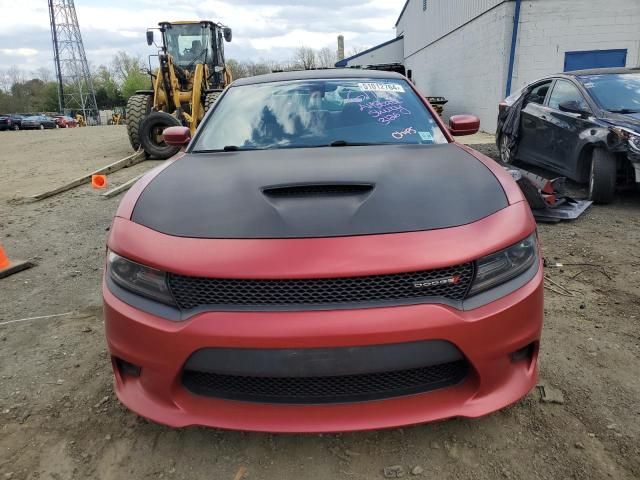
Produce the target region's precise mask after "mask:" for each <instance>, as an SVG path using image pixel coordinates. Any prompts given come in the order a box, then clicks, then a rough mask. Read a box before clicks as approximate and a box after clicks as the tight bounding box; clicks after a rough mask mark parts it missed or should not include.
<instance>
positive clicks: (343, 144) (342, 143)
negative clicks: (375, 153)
mask: <svg viewBox="0 0 640 480" xmlns="http://www.w3.org/2000/svg"><path fill="white" fill-rule="evenodd" d="M392 144H393V143H392V142H376V143H372V142H348V141H346V140H334V141H333V142H331V143H330V144H329V146H330V147H366V146H369V145H392Z"/></svg>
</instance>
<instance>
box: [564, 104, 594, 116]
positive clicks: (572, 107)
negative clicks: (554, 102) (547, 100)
mask: <svg viewBox="0 0 640 480" xmlns="http://www.w3.org/2000/svg"><path fill="white" fill-rule="evenodd" d="M558 108H559V109H560V111H561V112H567V113H577V114H578V115H580V116H581V117H585V118H586V117H588V116H589V115H590V114H591V112H589V111H588V110H585V109H584V107H582V106H580V104H579V103H578V102H576V101H575V100H570V101H568V102H562V103H560V105H558Z"/></svg>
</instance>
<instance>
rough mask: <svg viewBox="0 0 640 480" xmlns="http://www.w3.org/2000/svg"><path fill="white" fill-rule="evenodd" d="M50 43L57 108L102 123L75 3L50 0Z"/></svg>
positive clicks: (68, 0)
mask: <svg viewBox="0 0 640 480" xmlns="http://www.w3.org/2000/svg"><path fill="white" fill-rule="evenodd" d="M48 1H49V18H50V20H51V41H52V43H53V57H54V63H55V68H56V78H57V81H58V106H59V107H60V113H62V112H63V111H64V110H65V109H70V110H76V111H80V112H82V115H83V116H84V118H85V119H89V118H94V119H95V120H96V121H98V122H99V119H100V116H99V115H98V105H97V103H96V93H95V90H94V88H93V80H92V79H91V73H90V72H89V64H88V63H87V57H86V55H85V53H84V45H83V44H82V36H81V35H80V26H79V25H78V17H77V16H76V7H75V5H74V3H73V0H48Z"/></svg>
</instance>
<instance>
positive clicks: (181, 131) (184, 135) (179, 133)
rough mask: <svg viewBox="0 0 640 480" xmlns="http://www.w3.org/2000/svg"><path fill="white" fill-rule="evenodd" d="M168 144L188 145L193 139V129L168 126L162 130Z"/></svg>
mask: <svg viewBox="0 0 640 480" xmlns="http://www.w3.org/2000/svg"><path fill="white" fill-rule="evenodd" d="M162 137H163V138H164V143H166V144H167V145H176V146H181V145H186V144H187V143H189V142H190V141H191V130H189V128H188V127H168V128H165V129H164V131H163V132H162Z"/></svg>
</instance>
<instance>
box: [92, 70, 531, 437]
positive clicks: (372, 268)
mask: <svg viewBox="0 0 640 480" xmlns="http://www.w3.org/2000/svg"><path fill="white" fill-rule="evenodd" d="M479 125H480V121H479V120H478V118H477V117H474V116H471V115H459V116H452V117H451V119H450V124H449V128H447V126H445V125H444V123H443V122H442V120H441V118H440V117H439V115H438V114H437V113H436V112H435V111H434V109H433V108H432V107H431V106H430V105H429V103H428V102H427V101H426V99H425V98H424V97H422V96H421V95H420V94H419V93H418V92H417V90H416V89H415V87H414V86H413V85H412V84H411V83H410V82H409V81H408V80H407V79H406V78H405V77H403V76H401V75H399V74H397V73H388V72H379V71H370V70H354V69H336V70H311V71H300V72H287V73H276V74H269V75H261V76H258V77H252V78H243V79H240V80H236V81H235V82H234V83H233V84H232V85H231V86H230V87H229V88H228V89H226V90H225V91H224V92H223V93H222V94H221V96H220V98H219V99H218V101H217V102H216V104H215V105H214V106H213V108H212V110H211V111H210V112H209V114H208V115H207V116H206V117H205V119H204V121H203V122H202V124H201V125H200V126H199V127H198V131H197V132H196V134H195V137H194V138H193V140H192V141H191V142H190V143H189V146H188V147H187V151H186V154H184V155H180V156H179V157H178V156H177V157H174V159H173V160H169V161H167V162H165V164H164V165H163V166H162V167H160V169H158V170H156V171H155V173H153V174H150V175H146V176H145V177H144V178H143V179H142V180H141V181H139V182H138V183H137V184H136V185H134V186H133V188H132V189H131V190H129V192H128V193H127V195H126V196H125V197H124V199H123V200H122V202H121V204H120V206H119V208H118V211H117V213H116V216H115V218H114V221H113V224H112V227H111V229H110V232H109V238H108V241H107V247H108V251H107V262H106V271H105V275H104V282H103V290H102V291H103V297H104V318H105V328H106V337H107V344H108V348H109V352H110V355H111V360H112V366H113V371H114V376H115V390H116V393H117V395H118V398H119V399H120V400H121V401H122V402H123V403H124V404H125V405H126V406H128V407H129V408H130V409H131V410H133V411H134V412H137V413H138V414H140V415H143V416H145V417H148V418H150V419H152V420H154V421H156V422H160V423H164V424H168V425H171V426H174V427H183V426H187V425H207V426H211V427H221V428H227V429H244V430H259V431H277V432H327V431H328V432H334V431H344V430H361V429H374V428H386V427H392V426H399V425H407V424H415V423H421V422H428V421H433V420H439V419H444V418H451V417H458V416H462V417H478V416H480V415H486V414H488V413H490V412H493V411H495V410H497V409H500V408H503V407H506V406H507V405H510V404H512V403H513V402H515V401H517V400H518V399H520V398H522V397H523V396H524V395H526V394H527V393H528V392H529V391H530V390H531V389H532V388H533V387H534V386H535V385H536V380H537V371H538V370H537V365H538V347H539V341H540V334H541V329H542V317H543V272H542V261H541V256H540V251H539V247H538V237H537V234H536V224H535V221H534V219H533V216H532V213H531V210H530V208H529V206H528V204H527V203H526V201H525V200H524V197H523V194H522V192H521V191H520V189H519V188H518V186H517V184H516V183H515V182H514V180H513V179H512V178H511V176H510V175H509V174H508V173H507V172H506V171H505V170H504V169H503V168H502V167H500V165H498V164H497V163H496V162H494V161H493V160H491V159H489V158H488V157H486V156H484V155H482V154H480V153H479V152H477V151H474V150H472V149H471V148H468V147H466V146H463V145H461V144H459V143H457V142H455V141H454V138H453V137H452V135H468V134H473V133H475V132H477V131H478V128H479ZM190 137H191V133H190V131H189V128H187V127H171V128H168V129H166V130H164V132H163V141H164V142H166V143H167V144H168V145H173V146H183V145H185V144H186V143H188V142H189V141H190ZM175 252H181V253H180V255H176V254H175Z"/></svg>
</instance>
